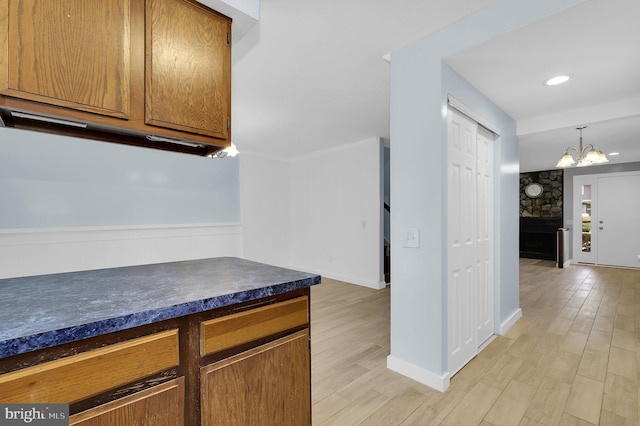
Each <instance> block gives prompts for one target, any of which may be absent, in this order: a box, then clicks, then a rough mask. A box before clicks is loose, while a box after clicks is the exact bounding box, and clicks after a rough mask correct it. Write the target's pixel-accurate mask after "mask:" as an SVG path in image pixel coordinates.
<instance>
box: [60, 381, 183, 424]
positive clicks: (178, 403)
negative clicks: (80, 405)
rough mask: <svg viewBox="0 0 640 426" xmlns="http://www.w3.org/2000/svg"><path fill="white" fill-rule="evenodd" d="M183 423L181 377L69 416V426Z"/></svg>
mask: <svg viewBox="0 0 640 426" xmlns="http://www.w3.org/2000/svg"><path fill="white" fill-rule="evenodd" d="M183 424H184V378H183V377H180V378H178V379H175V380H172V381H170V382H167V383H163V384H161V385H158V386H154V387H152V388H150V389H147V390H144V391H141V392H138V393H136V394H133V395H129V396H127V397H124V398H122V399H118V400H116V401H112V402H109V403H107V404H104V405H101V406H99V407H96V408H92V409H90V410H87V411H83V412H81V413H78V414H75V415H73V416H70V417H69V425H70V426H73V425H78V426H110V425H145V426H167V425H183Z"/></svg>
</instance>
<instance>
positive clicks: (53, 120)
mask: <svg viewBox="0 0 640 426" xmlns="http://www.w3.org/2000/svg"><path fill="white" fill-rule="evenodd" d="M11 116H12V117H17V118H25V119H27V120H35V121H43V122H45V123H52V124H62V125H64V126H72V127H80V128H82V129H86V128H87V125H86V124H85V123H78V122H77V121H68V120H60V119H58V118H52V117H46V116H43V115H34V114H27V113H24V112H18V111H11Z"/></svg>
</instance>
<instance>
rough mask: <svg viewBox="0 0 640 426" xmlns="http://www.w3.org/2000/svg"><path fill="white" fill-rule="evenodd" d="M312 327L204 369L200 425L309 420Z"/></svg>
mask: <svg viewBox="0 0 640 426" xmlns="http://www.w3.org/2000/svg"><path fill="white" fill-rule="evenodd" d="M310 362H311V355H310V352H309V331H308V330H303V331H300V332H298V333H295V334H292V335H290V336H287V337H283V338H282V339H279V340H275V341H273V342H271V343H268V344H266V345H263V346H260V347H258V348H255V349H253V350H250V351H247V352H244V353H241V354H239V355H236V356H234V357H231V358H229V359H226V360H223V361H220V362H217V363H215V364H211V365H209V366H206V367H203V368H202V370H201V375H202V377H201V381H202V393H201V406H202V426H209V425H229V426H241V425H263V426H268V425H274V426H285V425H292V426H300V425H308V424H310V423H311V364H310Z"/></svg>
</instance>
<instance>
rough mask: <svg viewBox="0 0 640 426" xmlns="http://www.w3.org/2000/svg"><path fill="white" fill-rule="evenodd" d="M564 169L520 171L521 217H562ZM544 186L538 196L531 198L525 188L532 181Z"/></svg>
mask: <svg viewBox="0 0 640 426" xmlns="http://www.w3.org/2000/svg"><path fill="white" fill-rule="evenodd" d="M562 178H563V174H562V170H546V171H542V172H529V173H520V217H562ZM536 182H537V183H539V184H541V185H542V187H543V188H544V191H543V192H542V195H541V196H540V197H538V198H529V197H527V195H526V194H525V193H524V189H525V188H526V187H527V185H529V184H530V183H536Z"/></svg>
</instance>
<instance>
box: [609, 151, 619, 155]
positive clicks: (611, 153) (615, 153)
mask: <svg viewBox="0 0 640 426" xmlns="http://www.w3.org/2000/svg"><path fill="white" fill-rule="evenodd" d="M609 155H620V153H619V152H610V153H609Z"/></svg>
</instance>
